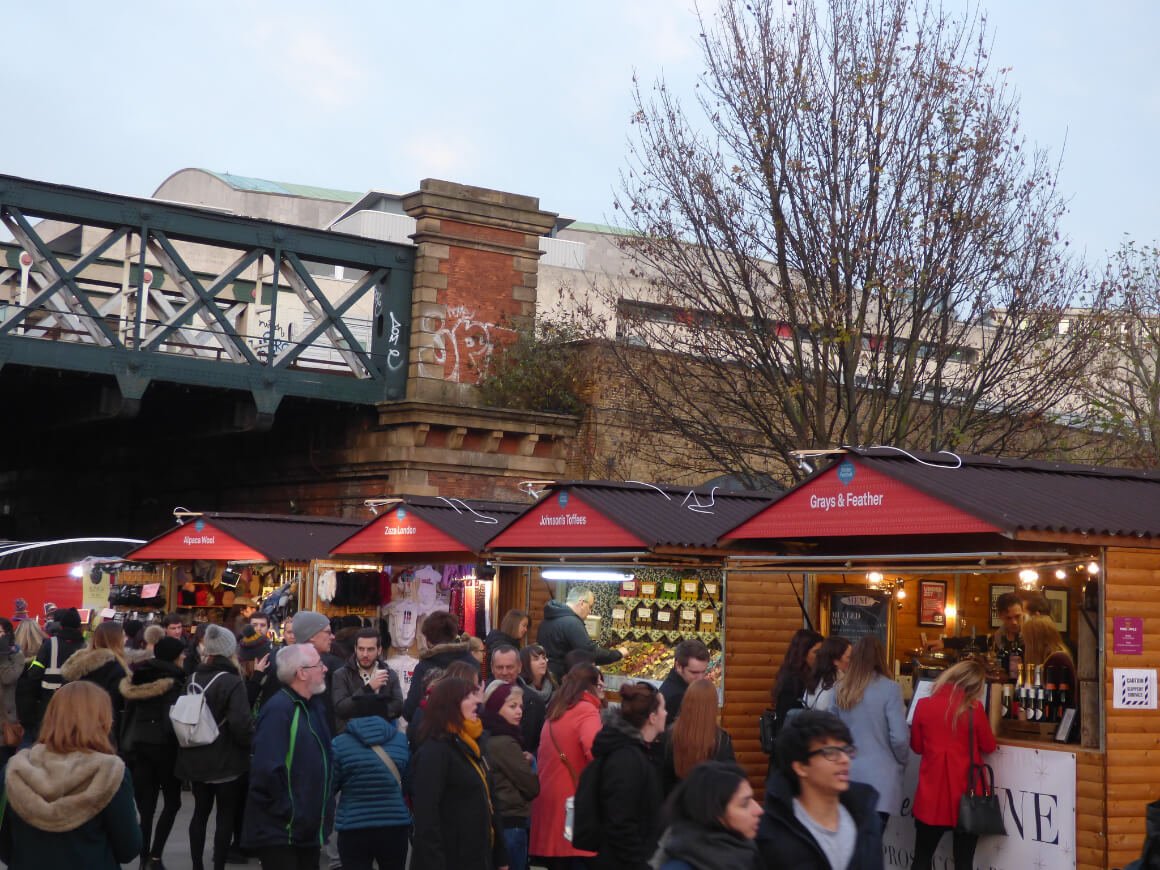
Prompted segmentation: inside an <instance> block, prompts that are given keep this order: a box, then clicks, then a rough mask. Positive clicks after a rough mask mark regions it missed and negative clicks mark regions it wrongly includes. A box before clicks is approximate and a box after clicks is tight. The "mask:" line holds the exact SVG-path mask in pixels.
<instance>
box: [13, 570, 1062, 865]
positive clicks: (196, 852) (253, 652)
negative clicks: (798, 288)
mask: <svg viewBox="0 0 1160 870" xmlns="http://www.w3.org/2000/svg"><path fill="white" fill-rule="evenodd" d="M589 596H590V593H588V594H587V595H586V594H584V592H583V590H582V591H581V593H580V594H578V595H575V596H571V597H570V602H571V604H569V605H568V608H567V609H568V610H569V614H570V616H571V618H573V619H575V621H576V622H577V623H582V619H583V611H584V610H585V609H586V607H590V606H591V600H590V597H589ZM572 605H577V606H572ZM552 606H553V607H554V609H558V608H559V607H560V605H557V604H555V603H554V604H553V605H552ZM569 614H563V613H559V612H555V613H554V616H553V620H552V621H551V622H546V623H544V625H545V626H547V627H548V631H547V638H546V640H547V641H548V644H549V645H550V651H549V646H547V645H542V644H540V643H528V642H527V627H528V619H527V615H526V614H524V613H522V612H519V611H513V612H512V613H509V614H508V615H507V616H506V617H505V619H504V621H503V622H502V624H501V628H500V630H497V631H495V632H492V633H491V634H490V635H489V636H488V637H487V638H486V639H485V642H483V643H481V644H479V646H480V647H481V648H482V651H483V652H482V654H481V653H480V651H479V650H473V648H472V644H471V643H470V640H469V639H467V638H466V637H464V636H461V635H460V634H459V626H458V624H457V622H456V620H455V618H454V617H453V616H451V615H450V614H448V613H441V612H436V613H432V614H430V615H429V616H428V617H427V618H426V619H425V620H424V622H423V624H422V626H421V629H420V630H421V633H422V635H423V638H424V642H425V652H424V653H423V654H422V658H421V660H420V661H419V663H418V665H417V667H415V669H414V672H413V674H412V679H411V683H410V688H409V691H408V692H407V693H406V695H405V696H404V692H403V688H402V681H401V679H400V676H401V675H400V674H398V673H396V672H395V671H394V670H393V669H392V668H391V667H389V666H388V664H387V662H386V661H385V660H384V657H383V650H384V639H383V638H382V637H381V636H380V634H379V629H377V628H373V627H362V628H359V627H351V628H350V629H346V630H344V631H342V632H340V635H341V636H340V637H336V634H335V626H333V625H332V624H331V621H330V620H329V619H328V618H327V617H325V616H324V615H322V614H319V613H315V612H312V611H300V612H298V613H297V614H295V615H294V617H293V619H292V620H291V621H289V622H287V624H286V625H285V626H284V642H282V643H278V644H275V643H274V642H272V639H271V636H270V634H269V628H270V626H269V623H268V620H267V618H266V617H265V616H264V615H263V614H260V613H257V614H254V616H253V618H252V619H251V621H250V622H249V624H247V625H245V626H242V627H241V630H240V631H235V630H234V629H233V628H230V627H226V626H220V625H205V626H198V628H197V631H196V634H195V635H194V637H193V638H192V640H189V641H187V638H186V626H185V625H184V624H183V622H182V620H181V619H180V617H177V616H171V617H167V618H165V619H163V620H161V622H160V623H159V624H157V625H150V626H148V627H146V628H144V629H141V627H140V626H133V625H122V624H121V623H117V622H103V623H101V624H100V625H99V626H97V628H96V629H94V630H93V631H92V632H91V633H90V634H89V636H88V637H86V636H85V634H84V633H83V632H82V627H81V624H80V620H79V617H78V615H77V612H76V611H75V610H62V611H58V612H57V613H56V615H55V617H54V619H53V620H52V622H51V623H50V625H49V631H48V634H47V636H46V635H45V634H43V633H42V632H41V631H40V628H39V626H38V625H37V624H36V622H35V621H31V620H24V621H22V622H20V623H19V625H17V626H13V624H12V623H11V622H9V621H8V620H4V619H0V687H2V690H3V700H4V704H3V724H4V731H3V738H4V744H5V745H4V747H3V756H4V760H5V762H6V770H5V777H4V782H5V790H4V804H3V805H4V808H5V812H4V813H3V821H2V824H0V858H2V859H3V860H5V861H6V862H7V863H8V865H9V866H11V867H15V868H22V867H34V866H35V867H38V868H39V867H43V866H70V865H75V866H83V867H110V868H112V867H119V866H121V864H123V863H126V862H130V861H134V860H136V861H139V863H140V866H141V867H142V868H161V867H163V863H162V854H163V850H164V848H165V845H166V843H167V841H168V840H169V838H170V836H171V834H172V829H173V826H174V823H175V820H176V818H177V815H178V811H179V809H180V807H181V803H182V800H183V792H184V791H185V790H186V789H188V790H189V792H190V793H191V795H192V798H193V813H192V818H191V821H190V824H189V830H188V837H189V853H190V856H191V859H192V863H193V866H194V867H195V868H198V870H201V868H203V867H204V866H205V861H206V855H205V853H206V851H207V843H206V837H207V831H208V830H209V820H210V817H211V816H213V817H214V834H213V839H212V843H211V844H208V849H209V860H210V861H211V862H212V866H213V867H214V868H215V870H222V868H224V866H225V864H226V863H227V862H233V861H246V860H248V859H257V861H258V862H260V864H261V866H262V868H263V870H271V868H279V870H282V868H307V867H309V868H312V870H314V868H319V867H320V866H322V867H329V868H337V867H343V868H346V870H359V868H371V867H378V868H380V870H386V868H392V870H393V868H398V870H402V868H404V867H408V866H409V867H412V868H415V870H444V868H446V870H452V868H456V870H458V868H479V870H500V868H507V870H524V868H527V867H528V866H530V864H531V863H533V862H534V863H535V864H537V865H538V866H545V867H548V868H549V870H564V868H568V870H572V868H625V870H644V868H661V870H682V868H698V870H715V868H746V867H751V868H822V870H825V868H842V870H845V868H849V870H861V868H879V867H882V862H883V856H882V832H883V830H884V827H885V825H886V822H887V821H888V819H889V815H890V814H891V813H892V812H897V811H898V808H899V806H900V805H901V804H902V798H903V795H902V789H903V783H902V777H903V770H904V767H905V764H906V761H907V758H908V755H909V753H910V752H911V751H912V750H913V751H914V752H915V753H918V754H919V755H920V756H921V765H920V773H919V785H918V791H917V793H916V794H915V795H914V796H913V803H912V809H913V816H914V820H915V827H916V839H915V845H914V863H913V865H912V866H913V867H914V868H915V870H928V868H930V867H931V862H932V857H933V854H934V851H935V849H936V848H937V846H938V843H939V841H940V839H941V838H942V836H943V834H944V833H946V832H947V831H953V832H954V833H953V851H954V856H955V865H956V866H959V867H969V866H971V863H970V862H971V859H972V856H973V852H974V849H975V838H973V837H971V836H970V835H967V834H963V833H961V832H959V831H956V830H955V824H956V814H957V811H958V800H959V796H960V795H961V794H962V793H963V792H964V791H965V789H966V775H967V765H968V760H969V759H975V760H978V759H979V758H981V756H982V755H984V754H986V753H988V752H991V751H993V750H994V749H995V740H994V736H993V735H992V732H991V729H990V726H989V723H988V720H987V717H986V716H985V715H984V712H983V710H982V708H981V705H980V704H979V703H978V701H977V700H975V699H977V698H978V697H979V694H980V691H981V689H982V686H983V682H984V673H983V669H982V666H981V665H979V664H976V663H974V662H971V661H965V662H962V663H960V664H957V665H955V666H953V667H951V668H949V669H948V670H947V671H946V672H945V673H944V674H943V675H942V676H941V677H940V678H939V680H938V681H937V683H936V684H935V687H934V691H933V694H932V695H931V696H930V697H928V698H925V699H923V700H922V701H920V702H919V703H918V706H917V709H916V710H915V714H914V717H913V724H912V725H909V726H908V724H907V720H906V714H905V708H904V705H903V699H902V694H901V690H900V688H899V686H898V684H897V683H896V682H895V681H894V680H893V679H892V677H891V670H890V668H889V666H888V663H887V657H886V652H885V650H884V649H883V647H882V644H881V643H880V642H879V641H878V640H877V639H876V638H874V637H864V638H861V639H860V640H858V641H857V643H854V644H850V643H849V642H848V641H846V640H844V639H842V638H828V639H827V638H823V637H822V636H821V635H819V634H817V633H816V632H813V631H810V630H806V629H803V630H801V631H799V632H798V633H797V634H796V635H795V637H794V638H793V639H792V641H791V643H790V645H789V649H788V652H787V655H786V657H785V659H784V662H783V664H782V666H781V669H780V671H779V673H778V675H777V678H776V681H775V683H774V685H773V687H772V690H771V697H772V700H773V703H774V706H775V709H776V711H777V721H778V723H779V725H780V732H779V734H778V736H777V742H776V750H775V752H774V753H773V755H772V757H771V759H770V766H769V771H768V776H767V780H766V790H765V795H764V801H763V802H761V801H759V800H758V799H757V798H756V797H755V795H754V793H753V790H752V788H751V787H750V784H749V782H748V780H747V779H746V776H745V774H744V773H743V772H742V771H741V769H740V768H739V767H737V766H736V763H735V758H734V751H733V744H732V739H731V737H730V735H729V734H728V733H727V732H726V731H725V730H724V729H722V728H721V725H720V720H719V697H718V692H717V689H716V687H715V686H714V685H713V684H712V683H710V682H709V681H708V680H707V679H706V677H707V673H708V665H709V660H710V652H709V650H708V649H707V648H706V647H705V645H704V644H703V643H702V642H700V641H698V640H692V639H689V640H684V641H681V642H680V643H679V644H677V645H676V647H675V649H674V658H673V663H672V669H671V671H670V673H669V675H668V677H667V678H666V679H665V680H664V681H663V683H662V684H661V686H660V688H659V689H657V688H655V687H654V686H653V685H651V684H649V683H647V682H628V683H626V684H625V685H624V686H622V687H621V689H620V692H619V703H616V704H612V705H610V704H609V703H608V701H607V700H606V692H605V685H604V679H603V676H602V674H601V671H600V668H599V662H601V661H608V660H609V659H610V658H613V657H615V656H618V655H619V653H618V652H617V651H615V650H602V649H600V648H599V647H597V646H596V645H595V644H594V643H593V642H592V641H591V640H590V639H589V638H588V636H587V634H586V633H584V634H580V633H578V632H576V631H575V630H574V629H575V627H576V626H574V625H571V624H569V623H568V619H569V618H570V617H569ZM126 629H128V630H126ZM1040 630H1041V628H1040V627H1033V628H1032V629H1031V632H1030V634H1031V635H1032V636H1033V637H1034V635H1035V632H1036V631H1040ZM541 637H543V632H541ZM538 639H539V638H538ZM1007 642H1008V643H1013V642H1014V639H1013V638H1010V637H1008V638H1007ZM1025 646H1026V647H1027V649H1028V650H1029V651H1030V650H1031V649H1032V647H1034V648H1035V649H1036V650H1038V652H1036V653H1035V654H1037V655H1042V656H1044V657H1050V656H1055V657H1057V659H1058V657H1060V656H1062V655H1064V654H1065V651H1066V647H1064V646H1063V645H1062V644H1056V643H1054V642H1053V640H1052V639H1051V638H1047V639H1046V640H1043V641H1040V640H1038V639H1035V641H1034V643H1030V642H1028V643H1026V644H1025ZM481 658H482V661H481V660H480V659H481ZM485 675H486V676H485ZM190 696H193V697H194V698H197V699H200V700H199V701H198V702H197V703H199V704H200V705H202V707H203V708H204V712H203V718H207V719H208V724H207V723H206V722H201V723H199V725H198V728H200V727H201V725H202V724H205V725H206V728H207V730H206V731H205V733H202V734H201V735H200V737H197V738H196V739H195V737H191V736H189V734H187V733H186V731H185V729H184V728H183V729H182V730H181V733H182V735H183V737H182V738H181V739H179V736H178V732H176V731H175V729H174V726H173V722H172V719H171V710H172V709H173V708H174V705H175V704H176V703H177V702H178V699H182V698H187V697H190ZM210 725H212V727H209V726H210ZM191 733H192V732H191ZM199 733H200V732H199ZM968 735H971V738H970V739H971V740H973V745H970V746H968ZM159 804H160V812H159V813H158V805H159ZM581 829H584V830H587V831H595V832H596V833H595V834H594V835H586V839H584V840H583V841H582V842H581V837H580V831H581ZM574 834H575V836H574ZM574 840H575V841H576V842H574ZM582 847H583V848H582Z"/></svg>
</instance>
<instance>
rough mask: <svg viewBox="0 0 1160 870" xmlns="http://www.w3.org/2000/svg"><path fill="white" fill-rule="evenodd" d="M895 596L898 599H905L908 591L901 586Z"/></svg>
mask: <svg viewBox="0 0 1160 870" xmlns="http://www.w3.org/2000/svg"><path fill="white" fill-rule="evenodd" d="M894 595H895V596H896V597H897V598H905V597H906V589H905V588H904V587H903V586H901V585H900V586H899V587H898V590H897V591H896V592H895V593H894Z"/></svg>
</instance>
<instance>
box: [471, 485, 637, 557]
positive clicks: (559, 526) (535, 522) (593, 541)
mask: <svg viewBox="0 0 1160 870" xmlns="http://www.w3.org/2000/svg"><path fill="white" fill-rule="evenodd" d="M643 545H644V542H643V541H641V539H640V538H639V537H637V536H636V535H634V534H633V533H632V532H630V531H628V530H627V529H625V528H623V527H622V526H621V525H620V524H619V523H617V522H615V521H614V520H612V519H610V518H609V517H607V516H605V515H604V514H603V513H602V512H600V511H599V510H597V509H596V508H594V507H592V505H590V504H588V503H587V502H586V501H584V499H583V497H581V496H580V495H578V494H577V493H575V492H573V491H571V490H569V489H567V488H565V489H561V490H559V491H558V492H554V493H552V494H550V495H548V496H547V497H545V498H544V499H543V500H542V501H540V503H539V504H537V505H535V506H534V507H533V508H531V509H530V510H528V511H527V512H526V513H524V515H523V516H521V517H520V518H519V519H517V520H516V521H515V522H514V523H512V524H511V525H510V526H508V527H507V529H505V530H504V531H503V532H501V533H500V534H499V535H498V536H496V538H495V539H494V540H493V541H492V542H491V543H490V544H489V545H488V548H489V549H493V550H503V549H506V548H508V547H516V548H531V547H535V548H540V547H547V546H551V547H562V548H571V547H577V548H580V547H584V548H600V547H603V548H613V547H616V548H625V547H632V548H636V547H641V546H643Z"/></svg>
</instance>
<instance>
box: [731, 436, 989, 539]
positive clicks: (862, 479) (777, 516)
mask: <svg viewBox="0 0 1160 870" xmlns="http://www.w3.org/2000/svg"><path fill="white" fill-rule="evenodd" d="M1001 531H1002V529H1000V528H999V527H998V526H996V525H993V524H992V523H989V522H986V521H985V520H983V519H980V518H979V517H977V516H975V515H974V514H970V513H967V512H966V511H964V510H962V509H960V508H958V507H954V506H953V505H950V504H948V503H947V502H945V501H942V500H940V499H937V498H934V497H933V496H930V495H927V494H926V493H924V492H921V491H919V490H918V489H915V488H914V487H912V486H908V485H907V484H905V483H902V482H901V481H899V480H896V479H895V478H893V477H890V476H888V475H886V474H884V473H882V472H881V471H878V470H877V469H876V468H871V467H869V466H868V465H867V463H865V462H862V461H861V460H859V459H858V458H855V457H846V458H845V459H843V460H842V461H841V462H839V463H837V464H836V465H833V466H831V467H830V468H828V469H826V470H825V471H823V472H821V473H820V474H818V475H817V476H816V477H813V478H812V479H810V480H807V481H805V482H803V483H802V484H800V485H799V486H798V487H797V488H795V489H793V490H790V491H789V492H788V493H786V495H785V496H783V497H782V498H781V499H779V500H778V501H776V502H775V503H774V504H772V505H770V506H769V507H768V508H766V509H765V510H763V511H761V513H759V514H757V515H756V516H754V517H753V518H752V519H750V520H747V521H746V522H744V523H742V524H741V525H740V526H738V527H737V528H735V529H734V530H733V531H731V532H728V533H727V534H725V535H724V536H723V538H722V539H723V540H733V541H738V540H755V539H764V538H824V537H851V536H856V535H862V536H875V535H945V534H952V535H954V534H974V533H986V532H1001Z"/></svg>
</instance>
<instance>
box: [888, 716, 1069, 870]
mask: <svg viewBox="0 0 1160 870" xmlns="http://www.w3.org/2000/svg"><path fill="white" fill-rule="evenodd" d="M963 739H964V740H965V739H966V735H965V734H964V735H963ZM986 761H987V763H988V764H990V765H991V767H992V768H993V769H994V771H995V783H996V787H997V791H998V794H999V804H1000V806H1001V807H1002V810H1003V823H1004V824H1005V825H1006V827H1007V836H1005V837H980V838H979V846H978V848H977V849H976V850H975V867H976V868H982V870H998V868H1008V867H1051V868H1052V870H1062V868H1068V867H1070V868H1074V867H1075V791H1076V789H1075V767H1076V765H1075V753H1074V752H1057V751H1053V750H1045V749H1027V748H1023V747H1015V746H1000V747H999V748H998V750H996V751H995V752H993V753H992V754H990V755H988V756H987V757H986ZM919 763H920V757H919V756H917V755H915V754H913V753H912V754H911V756H910V761H909V762H908V763H907V765H906V773H905V775H904V778H903V787H902V794H903V799H902V806H901V807H888V808H887V809H889V810H890V822H889V823H888V824H887V826H886V831H885V832H884V833H883V837H882V850H883V858H884V863H885V866H886V867H888V868H892V870H910V864H911V861H912V860H913V858H914V816H913V810H914V805H913V801H914V792H915V789H916V788H917V786H918V768H919ZM934 866H935V867H952V866H954V861H953V858H952V855H951V838H950V837H943V838H942V841H941V842H940V844H939V849H938V851H937V852H935V856H934Z"/></svg>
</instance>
